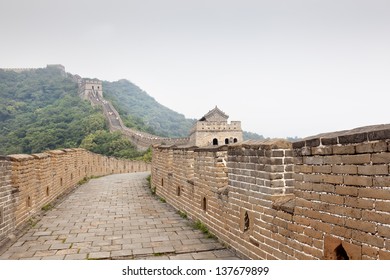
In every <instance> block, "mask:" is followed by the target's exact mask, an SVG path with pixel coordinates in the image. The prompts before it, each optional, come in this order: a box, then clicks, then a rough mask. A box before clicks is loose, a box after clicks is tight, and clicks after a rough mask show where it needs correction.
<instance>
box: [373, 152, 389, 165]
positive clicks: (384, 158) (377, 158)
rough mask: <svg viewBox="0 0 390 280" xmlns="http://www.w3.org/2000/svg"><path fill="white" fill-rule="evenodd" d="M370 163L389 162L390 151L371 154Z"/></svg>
mask: <svg viewBox="0 0 390 280" xmlns="http://www.w3.org/2000/svg"><path fill="white" fill-rule="evenodd" d="M372 163H390V153H377V154H372Z"/></svg>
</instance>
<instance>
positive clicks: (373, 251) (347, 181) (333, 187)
mask: <svg viewBox="0 0 390 280" xmlns="http://www.w3.org/2000/svg"><path fill="white" fill-rule="evenodd" d="M389 166H390V126H389V125H382V126H373V127H366V128H359V129H354V130H351V131H343V132H337V133H328V134H322V135H320V136H316V137H310V138H308V139H306V140H304V141H300V142H296V143H293V144H291V143H289V142H286V141H266V142H254V141H246V142H242V143H241V144H235V145H230V146H222V147H221V146H220V147H215V148H205V149H199V148H196V147H175V146H173V147H168V146H155V147H154V148H153V161H152V186H153V187H154V188H156V191H157V194H158V195H159V196H161V197H164V198H165V199H166V200H167V202H168V203H170V204H172V205H173V206H174V207H175V208H177V209H179V210H180V211H183V212H186V213H187V214H188V216H189V217H191V218H192V219H194V220H198V219H199V220H201V221H202V222H203V223H204V224H206V225H207V227H208V228H209V229H210V231H211V232H213V233H214V234H215V235H217V236H218V237H219V238H220V239H221V240H222V241H224V242H225V243H227V244H228V245H229V246H231V247H232V248H234V249H235V250H237V251H238V252H239V253H241V254H242V255H244V256H246V257H249V258H252V259H390V176H389V173H390V170H389V168H390V167H389Z"/></svg>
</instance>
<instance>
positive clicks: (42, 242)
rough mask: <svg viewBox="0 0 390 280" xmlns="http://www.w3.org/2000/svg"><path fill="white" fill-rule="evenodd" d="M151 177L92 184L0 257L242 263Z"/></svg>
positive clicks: (102, 180)
mask: <svg viewBox="0 0 390 280" xmlns="http://www.w3.org/2000/svg"><path fill="white" fill-rule="evenodd" d="M148 175H149V173H148V172H142V173H128V174H117V175H110V176H105V177H101V178H98V179H92V180H90V181H89V182H88V183H86V184H84V185H82V186H80V187H79V188H77V189H76V190H75V191H74V192H72V193H71V194H70V195H69V196H68V197H67V198H66V199H64V200H63V201H62V202H61V203H60V204H58V205H56V206H55V207H54V208H53V209H51V210H49V211H48V212H46V213H45V215H44V216H43V217H42V219H41V220H40V221H39V222H38V223H37V224H36V225H35V226H34V227H33V228H31V229H29V230H28V231H27V232H26V233H25V234H24V235H23V236H21V237H20V238H19V239H18V240H16V242H14V244H13V245H11V246H10V247H9V248H8V249H7V250H5V251H3V253H2V254H1V255H0V259H3V260H4V259H25V260H27V259H38V260H39V259H40V260H51V259H53V260H83V259H154V260H156V259H170V260H182V259H183V260H197V259H199V260H203V259H239V258H238V256H236V255H235V254H234V253H233V252H232V251H230V250H228V249H226V248H224V247H223V246H222V244H220V243H219V242H218V241H217V240H216V239H210V238H207V237H206V236H205V235H204V234H203V233H202V232H200V231H199V230H197V229H194V228H193V227H192V226H191V225H190V223H189V222H188V221H187V220H185V219H183V218H181V217H180V216H179V215H178V214H177V211H175V209H174V208H173V207H171V206H169V205H168V204H166V203H162V202H161V201H159V200H158V199H156V198H155V197H153V196H152V195H151V193H150V190H149V189H148V188H147V186H146V177H147V176H148Z"/></svg>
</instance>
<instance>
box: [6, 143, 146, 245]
mask: <svg viewBox="0 0 390 280" xmlns="http://www.w3.org/2000/svg"><path fill="white" fill-rule="evenodd" d="M141 171H150V164H147V163H145V162H141V161H129V160H121V159H116V158H112V157H106V156H102V155H98V154H94V153H91V152H88V151H86V150H84V149H65V150H53V151H48V152H46V153H40V154H33V155H23V154H18V155H9V156H6V157H1V158H0V245H1V244H2V243H4V242H6V237H7V236H8V235H9V234H10V233H12V232H13V231H15V229H17V228H19V227H21V226H23V225H25V224H26V222H27V221H28V220H29V219H30V218H32V217H33V216H34V215H36V214H37V213H38V212H39V211H40V210H41V208H42V207H43V206H45V205H47V204H49V203H50V202H52V201H53V200H54V199H56V198H57V197H59V196H60V195H61V194H63V193H65V192H67V191H68V190H69V189H71V188H73V187H74V186H76V185H77V183H78V182H79V181H80V180H82V179H83V178H85V177H91V176H103V175H108V174H114V173H130V172H141Z"/></svg>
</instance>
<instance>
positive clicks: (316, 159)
mask: <svg viewBox="0 0 390 280" xmlns="http://www.w3.org/2000/svg"><path fill="white" fill-rule="evenodd" d="M303 163H304V164H308V165H315V164H324V157H322V156H313V157H310V156H308V157H304V158H303Z"/></svg>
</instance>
